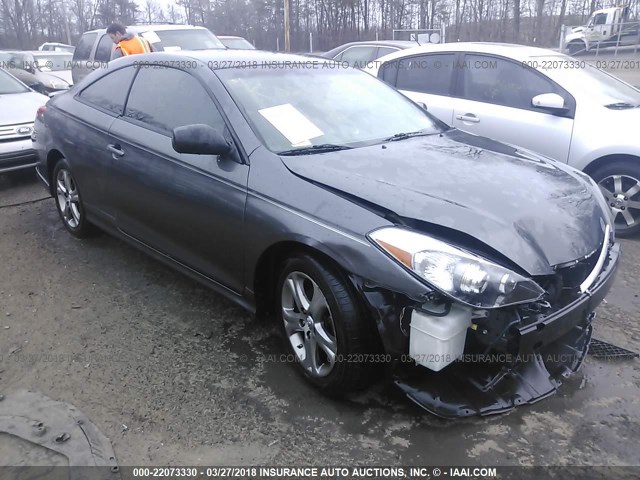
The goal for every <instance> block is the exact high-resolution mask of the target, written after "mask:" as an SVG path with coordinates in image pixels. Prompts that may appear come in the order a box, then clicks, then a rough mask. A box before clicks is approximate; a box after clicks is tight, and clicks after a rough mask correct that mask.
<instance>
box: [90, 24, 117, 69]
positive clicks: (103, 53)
mask: <svg viewBox="0 0 640 480" xmlns="http://www.w3.org/2000/svg"><path fill="white" fill-rule="evenodd" d="M115 46H116V45H115V44H114V43H113V40H111V37H109V35H107V34H106V33H105V34H104V35H102V37H100V40H99V41H98V46H97V47H96V52H95V54H94V56H93V60H94V61H93V65H92V66H93V68H94V70H95V69H96V68H98V67H100V66H102V65H106V64H107V63H109V61H110V60H111V52H113V50H114V49H115Z"/></svg>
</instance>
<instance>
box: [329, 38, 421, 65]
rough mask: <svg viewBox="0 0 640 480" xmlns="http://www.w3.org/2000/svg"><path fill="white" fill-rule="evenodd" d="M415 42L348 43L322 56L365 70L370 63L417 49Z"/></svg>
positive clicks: (375, 41) (376, 41)
mask: <svg viewBox="0 0 640 480" xmlns="http://www.w3.org/2000/svg"><path fill="white" fill-rule="evenodd" d="M418 45H419V44H418V43H417V42H411V41H407V40H380V41H378V40H374V41H370V42H366V41H365V42H350V43H345V44H344V45H340V46H339V47H336V48H334V49H332V50H329V51H328V52H325V53H323V54H322V56H323V57H325V58H331V59H333V60H337V61H340V62H343V63H346V64H349V66H350V67H356V68H365V67H366V66H367V64H369V63H370V62H372V61H374V60H376V59H378V58H380V57H384V56H385V55H389V54H390V53H395V52H398V51H400V50H404V49H407V48H412V47H417V46H418Z"/></svg>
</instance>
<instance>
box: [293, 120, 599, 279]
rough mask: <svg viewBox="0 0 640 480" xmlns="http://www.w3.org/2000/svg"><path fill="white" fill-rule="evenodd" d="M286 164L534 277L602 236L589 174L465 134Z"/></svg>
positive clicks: (591, 247)
mask: <svg viewBox="0 0 640 480" xmlns="http://www.w3.org/2000/svg"><path fill="white" fill-rule="evenodd" d="M541 141H543V139H541ZM282 161H283V162H284V163H285V165H286V166H287V167H288V168H289V169H290V170H291V171H292V172H293V173H295V174H297V175H298V176H300V177H303V178H305V179H308V180H311V181H313V182H315V183H317V184H321V185H325V186H328V187H331V188H333V189H336V190H339V191H342V192H345V193H346V194H348V195H353V196H355V197H359V198H361V199H363V200H366V201H368V202H370V203H373V204H375V205H379V206H380V207H383V208H385V209H387V210H390V211H392V212H394V213H395V214H397V215H399V216H401V217H405V218H411V219H415V220H420V221H424V222H428V223H431V224H436V225H440V226H443V227H448V228H450V229H453V230H457V231H460V232H463V233H466V234H468V235H471V236H472V237H475V238H476V239H478V240H480V241H481V242H483V243H484V244H486V245H488V246H490V247H491V248H493V249H495V250H497V251H498V252H500V253H501V254H503V255H504V256H506V257H507V258H509V259H510V260H511V261H512V262H514V263H515V264H517V265H519V266H520V267H521V268H522V269H524V270H525V271H527V272H528V273H529V274H530V275H546V274H550V273H552V266H554V265H558V264H562V263H565V262H569V261H573V260H576V259H578V258H580V257H583V256H585V255H588V254H590V253H592V252H593V251H594V250H596V249H597V248H599V246H600V245H602V241H603V238H604V225H605V223H606V221H607V220H606V216H605V215H606V214H605V213H604V210H603V208H602V206H601V205H602V204H601V203H600V202H599V200H598V198H597V197H596V195H597V194H599V193H596V190H595V188H593V187H592V186H591V185H590V183H589V181H588V179H585V178H583V176H584V174H582V173H580V172H577V171H576V170H574V169H572V168H570V167H567V166H565V165H562V164H559V163H558V162H554V161H552V160H547V159H546V158H544V157H540V156H538V155H535V154H531V153H530V152H524V151H520V150H518V149H516V148H515V147H512V146H508V145H504V144H501V143H498V142H495V141H493V140H489V139H486V138H483V137H478V136H475V135H470V134H467V133H464V132H461V131H459V130H451V131H449V132H447V133H445V134H443V135H431V136H426V137H415V138H411V139H407V140H402V141H398V142H390V143H386V144H384V145H375V146H370V147H364V148H357V149H353V150H344V151H338V152H331V153H327V154H318V155H312V156H284V157H282ZM451 240H452V241H455V238H452V239H451Z"/></svg>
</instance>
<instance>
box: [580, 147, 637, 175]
mask: <svg viewBox="0 0 640 480" xmlns="http://www.w3.org/2000/svg"><path fill="white" fill-rule="evenodd" d="M614 161H628V162H638V163H639V164H640V156H638V155H631V154H626V153H614V154H609V155H603V156H601V157H598V158H596V159H595V160H592V161H591V162H590V163H589V164H587V166H586V167H585V168H584V169H583V171H584V173H586V174H587V175H589V176H591V175H592V174H593V172H595V171H596V170H597V169H598V168H600V167H601V166H602V165H605V164H607V163H609V162H614Z"/></svg>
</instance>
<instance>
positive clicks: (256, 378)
mask: <svg viewBox="0 0 640 480" xmlns="http://www.w3.org/2000/svg"><path fill="white" fill-rule="evenodd" d="M43 196H44V191H43V190H42V188H41V187H40V186H39V184H37V183H35V181H34V180H33V176H32V174H31V172H26V173H20V174H11V175H4V176H2V175H0V206H2V205H11V204H15V203H21V202H27V201H30V200H37V199H39V198H42V197H43ZM622 246H623V261H622V265H621V269H620V271H619V274H618V277H617V279H616V283H615V286H614V288H613V290H612V292H611V294H610V296H609V297H608V299H607V300H608V302H607V304H606V305H602V306H601V307H600V308H599V309H598V318H597V320H596V322H595V337H597V338H599V339H602V340H605V341H609V342H612V343H614V344H616V345H619V346H621V347H626V348H628V349H631V350H635V351H640V327H639V326H638V315H637V312H638V310H639V307H640V298H639V297H638V293H639V289H638V278H640V241H639V240H638V239H634V240H625V241H622ZM282 352H284V349H283V348H282V347H281V344H280V342H279V341H278V337H277V335H276V333H275V329H274V327H273V326H271V325H269V324H267V323H262V322H258V321H256V320H255V319H253V318H252V317H251V316H250V315H248V314H247V313H245V312H244V311H243V310H241V309H240V308H238V307H236V306H235V305H233V304H231V303H230V302H228V301H226V300H225V299H223V298H221V297H219V296H218V295H217V294H215V293H213V292H211V291H209V290H206V289H205V288H203V287H201V286H200V285H199V284H197V283H195V282H194V281H191V280H190V279H188V278H186V277H184V276H182V275H180V274H178V273H175V272H174V271H172V270H170V269H169V268H166V267H164V266H163V265H161V264H159V263H157V262H156V261H154V260H152V259H150V258H148V257H147V256H145V255H144V254H142V253H140V252H139V251H137V250H135V249H133V248H131V247H129V246H128V245H126V244H124V243H123V242H121V241H119V240H116V239H114V238H112V237H109V236H107V235H101V236H98V237H96V238H93V239H90V240H83V241H80V240H75V239H73V238H72V237H71V236H70V235H68V234H67V232H66V231H65V230H64V229H63V227H62V225H61V223H60V220H59V218H58V216H57V214H56V211H55V207H54V203H53V200H51V199H49V200H42V201H35V202H32V203H25V204H22V205H19V206H6V207H0V393H5V394H6V393H10V392H13V391H17V390H19V389H30V390H33V391H38V392H41V393H43V394H45V395H47V396H48V397H50V398H52V399H55V400H59V401H64V402H69V403H72V404H73V405H75V406H76V407H78V408H79V409H80V410H81V411H82V412H84V413H85V414H86V415H87V416H88V417H89V418H91V420H92V421H93V422H94V423H95V424H96V425H97V426H98V427H99V428H100V430H101V431H102V432H103V433H104V434H105V435H107V437H109V438H110V440H111V442H112V444H113V447H114V450H115V453H116V456H117V458H118V461H119V463H120V464H121V465H140V464H155V465H167V464H171V465H188V464H202V465H207V464H280V465H284V464H307V465H308V464H316V465H319V464H332V465H338V464H341V463H342V464H345V463H346V464H350V463H354V462H358V463H374V464H398V463H400V462H401V463H404V464H429V463H439V464H446V463H449V464H464V465H492V464H493V465H533V464H535V465H573V464H582V465H638V464H639V457H638V447H637V445H638V439H640V373H639V370H638V365H639V360H637V359H636V360H627V361H618V362H613V361H602V360H596V359H593V358H590V357H589V358H587V361H586V364H585V366H584V367H583V369H582V370H581V371H580V372H579V373H578V374H576V375H574V377H572V379H571V380H570V381H569V382H568V383H567V384H565V385H564V386H563V387H562V388H561V390H560V391H559V392H558V394H557V395H555V396H553V397H551V398H549V399H547V400H544V401H542V402H540V403H538V404H536V405H534V406H531V407H522V408H518V409H516V410H514V411H512V412H510V413H508V414H505V415H499V416H494V417H487V418H471V419H466V420H461V421H454V422H450V421H443V420H440V419H437V418H435V417H433V416H431V415H429V414H427V413H425V412H424V411H422V410H420V409H419V408H418V407H416V406H414V405H413V404H412V403H411V402H409V401H407V400H406V399H405V398H404V397H403V396H402V395H400V394H398V392H396V391H395V390H394V388H393V387H391V386H389V385H386V384H384V383H380V384H378V385H375V386H373V387H372V388H371V389H369V390H368V391H366V392H364V393H361V394H359V395H356V396H353V397H350V398H348V399H345V400H340V401H338V400H333V399H327V398H325V397H323V396H321V395H319V394H318V393H317V392H316V391H314V390H313V389H312V388H310V387H308V386H307V385H306V384H305V383H304V381H303V380H302V379H301V378H300V377H299V376H298V375H297V374H296V372H295V371H294V369H293V368H292V366H291V365H287V364H282V363H278V362H276V361H274V357H273V356H274V355H277V354H279V353H282ZM0 463H1V462H0Z"/></svg>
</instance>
